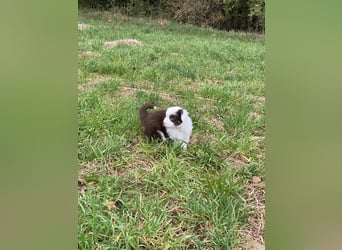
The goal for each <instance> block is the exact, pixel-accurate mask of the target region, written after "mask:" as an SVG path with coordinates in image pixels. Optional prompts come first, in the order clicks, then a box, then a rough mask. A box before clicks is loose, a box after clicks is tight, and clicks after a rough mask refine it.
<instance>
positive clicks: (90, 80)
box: [78, 71, 111, 90]
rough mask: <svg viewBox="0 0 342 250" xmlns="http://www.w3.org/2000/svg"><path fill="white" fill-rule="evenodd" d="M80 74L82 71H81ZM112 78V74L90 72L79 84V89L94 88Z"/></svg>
mask: <svg viewBox="0 0 342 250" xmlns="http://www.w3.org/2000/svg"><path fill="white" fill-rule="evenodd" d="M79 73H80V74H82V72H80V71H79ZM110 79H111V76H108V75H100V74H94V73H93V74H89V75H88V77H86V80H85V81H84V82H82V83H79V84H78V90H87V89H93V88H95V87H96V85H98V84H102V83H105V82H107V81H108V80H110Z"/></svg>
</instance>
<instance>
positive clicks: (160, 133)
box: [157, 130, 166, 141]
mask: <svg viewBox="0 0 342 250" xmlns="http://www.w3.org/2000/svg"><path fill="white" fill-rule="evenodd" d="M157 132H158V134H159V135H160V138H161V139H162V141H165V140H166V138H165V135H164V133H163V132H162V131H160V130H157Z"/></svg>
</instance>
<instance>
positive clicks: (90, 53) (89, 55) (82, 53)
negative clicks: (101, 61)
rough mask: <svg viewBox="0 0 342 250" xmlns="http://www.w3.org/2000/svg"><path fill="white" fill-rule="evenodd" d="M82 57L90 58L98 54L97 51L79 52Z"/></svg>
mask: <svg viewBox="0 0 342 250" xmlns="http://www.w3.org/2000/svg"><path fill="white" fill-rule="evenodd" d="M79 56H80V57H85V58H90V57H94V56H96V53H94V52H92V51H83V52H81V53H80V54H79Z"/></svg>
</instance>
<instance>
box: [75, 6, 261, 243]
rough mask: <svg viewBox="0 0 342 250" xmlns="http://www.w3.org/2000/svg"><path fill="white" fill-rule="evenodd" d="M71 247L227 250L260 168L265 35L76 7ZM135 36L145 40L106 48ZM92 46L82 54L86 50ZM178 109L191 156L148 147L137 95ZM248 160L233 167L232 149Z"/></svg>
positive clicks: (237, 238) (237, 237)
mask: <svg viewBox="0 0 342 250" xmlns="http://www.w3.org/2000/svg"><path fill="white" fill-rule="evenodd" d="M79 23H85V24H89V25H91V26H90V27H89V28H87V29H84V30H79V32H78V36H79V55H80V56H79V74H78V75H79V77H78V83H79V98H78V107H79V108H78V119H79V150H78V158H79V162H80V165H81V168H80V176H81V177H82V178H83V179H84V181H85V182H86V185H87V190H86V192H80V193H79V205H78V212H79V230H78V248H79V249H140V248H141V249H233V248H236V247H239V246H241V245H243V244H244V243H245V242H244V235H243V234H241V230H243V229H244V228H245V227H246V226H247V218H248V216H251V215H253V213H255V211H254V210H253V209H252V208H251V207H250V206H249V205H248V204H246V202H245V199H244V197H246V195H247V187H248V185H250V182H251V179H252V177H253V176H259V177H261V178H262V180H264V179H265V170H264V157H265V156H264V150H265V149H264V146H265V145H264V135H265V132H264V131H265V124H264V123H265V120H264V119H265V116H264V113H265V111H264V53H265V47H264V41H263V39H262V38H260V37H259V36H258V35H256V34H246V33H237V32H223V31H216V30H212V29H203V28H198V27H194V26H191V25H182V24H176V23H172V22H167V24H160V23H159V22H158V20H151V19H148V18H146V19H141V18H139V19H135V18H128V17H125V16H121V15H116V14H114V13H110V12H96V11H88V10H80V11H79ZM126 38H130V39H137V40H139V41H140V42H142V45H141V46H136V47H132V46H125V45H121V46H118V47H114V48H111V49H109V48H106V47H105V46H104V42H105V41H112V40H118V39H126ZM89 51H90V52H92V53H93V54H92V55H90V56H84V55H83V54H82V53H84V52H89ZM149 101H154V102H155V103H156V104H157V106H158V107H160V108H166V107H168V106H171V105H179V106H182V107H184V108H185V109H187V110H188V112H189V113H190V115H191V117H192V120H193V126H194V128H193V135H192V140H191V144H190V145H189V147H188V150H187V152H182V151H181V150H180V149H179V148H177V147H175V146H173V145H168V144H157V143H154V142H152V143H150V142H147V141H146V140H145V138H144V137H143V135H142V132H141V129H140V123H139V119H138V111H139V108H140V107H141V105H142V104H143V103H145V102H149ZM237 155H240V156H241V155H242V156H243V157H245V158H248V161H245V162H242V163H241V164H237V161H236V159H235V158H236V156H237Z"/></svg>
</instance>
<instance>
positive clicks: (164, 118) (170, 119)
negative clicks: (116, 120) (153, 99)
mask: <svg viewBox="0 0 342 250" xmlns="http://www.w3.org/2000/svg"><path fill="white" fill-rule="evenodd" d="M148 109H156V107H155V106H154V104H153V103H147V104H144V105H143V106H142V107H141V109H140V122H141V126H142V129H143V131H144V134H145V135H146V136H147V137H148V138H151V139H161V140H163V141H165V140H166V139H167V138H170V139H171V140H172V141H173V142H174V143H175V144H179V145H181V147H182V148H183V149H186V148H187V144H188V143H189V140H190V136H191V132H192V121H191V118H190V116H189V113H188V112H187V111H186V110H185V109H183V108H181V107H178V106H174V107H169V108H167V109H165V110H158V111H154V112H147V110H148Z"/></svg>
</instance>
